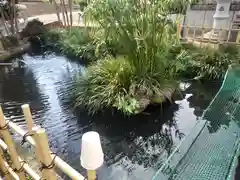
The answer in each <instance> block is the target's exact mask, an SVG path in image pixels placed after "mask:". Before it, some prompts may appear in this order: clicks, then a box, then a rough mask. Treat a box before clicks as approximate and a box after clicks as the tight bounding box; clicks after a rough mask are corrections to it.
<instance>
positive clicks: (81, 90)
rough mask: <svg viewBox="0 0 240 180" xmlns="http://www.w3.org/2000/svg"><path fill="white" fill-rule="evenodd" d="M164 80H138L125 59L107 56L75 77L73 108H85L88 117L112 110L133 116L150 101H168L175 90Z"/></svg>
mask: <svg viewBox="0 0 240 180" xmlns="http://www.w3.org/2000/svg"><path fill="white" fill-rule="evenodd" d="M163 77H164V75H163V74H161V73H154V74H148V76H142V77H139V75H138V74H136V71H135V70H134V67H132V66H131V65H130V63H129V61H128V60H127V59H126V58H125V57H123V56H118V57H117V58H116V59H115V58H112V57H107V58H105V59H102V60H99V61H97V62H95V63H94V64H93V65H91V66H89V67H88V68H87V69H86V70H85V73H83V74H82V75H80V76H78V77H77V79H76V82H77V83H76V89H75V93H76V94H75V95H76V106H82V105H84V106H85V107H86V109H88V111H89V113H90V114H94V113H96V112H97V111H99V110H101V109H104V108H111V107H115V108H117V109H118V110H120V111H122V112H123V113H124V114H127V115H130V114H136V113H139V112H140V111H142V110H144V109H145V108H146V106H147V105H149V103H150V100H155V101H156V100H158V101H161V102H162V101H163V100H164V98H166V97H167V98H169V99H171V92H172V91H173V90H174V89H172V88H174V87H173V86H172V84H171V86H168V85H169V84H167V83H169V81H165V80H164V78H163ZM156 95H157V97H158V99H156ZM160 97H161V98H163V99H161V100H160V99H159V98H160Z"/></svg>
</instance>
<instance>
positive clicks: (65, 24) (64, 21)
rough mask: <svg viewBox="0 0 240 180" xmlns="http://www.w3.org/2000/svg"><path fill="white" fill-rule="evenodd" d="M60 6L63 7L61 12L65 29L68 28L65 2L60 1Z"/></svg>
mask: <svg viewBox="0 0 240 180" xmlns="http://www.w3.org/2000/svg"><path fill="white" fill-rule="evenodd" d="M60 5H61V6H60V7H61V12H62V17H63V23H64V27H66V26H67V23H66V18H65V13H64V7H63V0H60Z"/></svg>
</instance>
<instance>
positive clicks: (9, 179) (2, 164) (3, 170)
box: [0, 148, 11, 180]
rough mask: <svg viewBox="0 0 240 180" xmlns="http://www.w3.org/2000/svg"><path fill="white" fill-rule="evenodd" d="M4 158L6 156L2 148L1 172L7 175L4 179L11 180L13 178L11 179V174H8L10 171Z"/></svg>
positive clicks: (0, 150) (0, 155) (0, 157)
mask: <svg viewBox="0 0 240 180" xmlns="http://www.w3.org/2000/svg"><path fill="white" fill-rule="evenodd" d="M3 156H4V153H3V150H2V148H0V167H1V171H2V173H5V174H4V178H5V179H6V180H11V177H10V174H8V173H9V171H8V168H7V166H6V165H5V161H4V159H3Z"/></svg>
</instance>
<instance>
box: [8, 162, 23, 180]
mask: <svg viewBox="0 0 240 180" xmlns="http://www.w3.org/2000/svg"><path fill="white" fill-rule="evenodd" d="M4 164H5V166H6V167H7V169H8V172H9V173H10V174H11V176H12V177H13V179H15V180H21V179H20V178H19V177H18V175H17V174H16V173H15V172H14V170H13V169H12V168H11V166H10V165H9V164H8V163H7V162H6V161H4Z"/></svg>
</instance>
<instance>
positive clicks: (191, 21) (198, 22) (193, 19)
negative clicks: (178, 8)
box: [184, 9, 233, 28]
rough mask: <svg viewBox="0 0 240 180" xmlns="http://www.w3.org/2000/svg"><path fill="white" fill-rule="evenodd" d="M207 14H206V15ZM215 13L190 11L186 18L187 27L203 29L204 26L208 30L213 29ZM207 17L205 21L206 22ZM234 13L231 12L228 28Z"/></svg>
mask: <svg viewBox="0 0 240 180" xmlns="http://www.w3.org/2000/svg"><path fill="white" fill-rule="evenodd" d="M205 13H206V14H205ZM214 13H215V11H199V10H190V9H189V10H188V11H187V13H186V18H185V23H184V24H185V25H188V26H197V27H201V26H202V25H204V26H205V27H206V28H212V25H213V15H214ZM204 15H205V20H204ZM232 16H233V11H230V12H229V21H228V23H227V27H229V26H230V25H231V21H232Z"/></svg>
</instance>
